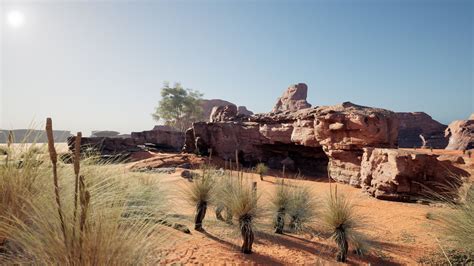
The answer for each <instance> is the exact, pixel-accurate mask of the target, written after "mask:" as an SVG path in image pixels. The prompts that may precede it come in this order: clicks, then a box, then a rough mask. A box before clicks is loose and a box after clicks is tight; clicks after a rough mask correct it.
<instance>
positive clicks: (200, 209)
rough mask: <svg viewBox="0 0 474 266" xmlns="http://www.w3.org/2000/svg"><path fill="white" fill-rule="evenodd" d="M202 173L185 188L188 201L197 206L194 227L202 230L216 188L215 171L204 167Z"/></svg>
mask: <svg viewBox="0 0 474 266" xmlns="http://www.w3.org/2000/svg"><path fill="white" fill-rule="evenodd" d="M202 171H203V172H202V175H201V176H200V177H199V178H196V179H194V180H193V182H192V183H190V185H189V186H188V188H187V189H186V190H185V196H186V197H187V199H188V202H189V203H190V204H192V205H194V206H196V215H195V217H194V229H195V230H198V231H201V230H203V228H202V221H203V220H204V217H205V216H206V211H207V205H208V204H209V203H210V201H211V198H212V193H213V192H214V188H215V181H214V176H213V175H214V172H213V171H212V170H211V169H205V168H204V169H203V170H202Z"/></svg>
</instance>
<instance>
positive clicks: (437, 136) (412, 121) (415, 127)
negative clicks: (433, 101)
mask: <svg viewBox="0 0 474 266" xmlns="http://www.w3.org/2000/svg"><path fill="white" fill-rule="evenodd" d="M396 114H397V117H398V120H399V121H400V128H399V132H398V146H399V147H400V148H413V147H417V148H420V147H423V145H424V146H425V148H429V147H430V148H435V149H444V148H445V147H446V145H447V144H448V139H447V138H446V137H445V136H444V131H445V130H446V128H447V126H446V125H443V124H441V123H439V122H438V121H436V120H434V119H433V118H431V116H429V115H428V114H426V113H424V112H411V113H404V112H400V113H396ZM423 139H424V140H425V143H423Z"/></svg>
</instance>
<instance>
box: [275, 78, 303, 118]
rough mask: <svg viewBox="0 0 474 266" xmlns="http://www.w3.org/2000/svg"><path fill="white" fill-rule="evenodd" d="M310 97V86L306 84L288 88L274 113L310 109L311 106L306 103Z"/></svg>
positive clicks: (279, 99) (276, 105)
mask: <svg viewBox="0 0 474 266" xmlns="http://www.w3.org/2000/svg"><path fill="white" fill-rule="evenodd" d="M307 96H308V86H307V85H306V84H304V83H298V84H295V85H292V86H290V87H288V89H287V90H286V91H285V92H284V93H283V95H282V96H281V97H280V98H278V101H277V103H276V104H275V106H274V107H273V110H272V112H273V113H277V112H284V111H290V112H294V111H298V110H301V109H305V108H310V107H311V104H309V103H308V102H307V101H306V97H307Z"/></svg>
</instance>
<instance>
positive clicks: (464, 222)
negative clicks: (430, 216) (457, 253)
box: [439, 184, 474, 254]
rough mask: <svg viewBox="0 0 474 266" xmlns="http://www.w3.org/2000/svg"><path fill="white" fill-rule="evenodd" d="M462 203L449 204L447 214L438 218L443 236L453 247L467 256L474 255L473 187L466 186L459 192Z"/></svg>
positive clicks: (470, 185)
mask: <svg viewBox="0 0 474 266" xmlns="http://www.w3.org/2000/svg"><path fill="white" fill-rule="evenodd" d="M460 193H461V194H463V195H462V197H461V198H462V201H461V202H459V203H453V202H449V205H450V207H451V209H450V211H449V213H447V214H445V215H442V216H439V219H440V220H441V222H442V227H443V231H444V233H445V235H446V236H447V237H448V239H449V240H451V241H453V242H454V244H455V247H456V248H458V249H459V250H461V251H465V252H466V253H467V254H474V187H473V186H472V184H467V185H466V186H465V189H464V191H462V190H461V191H460Z"/></svg>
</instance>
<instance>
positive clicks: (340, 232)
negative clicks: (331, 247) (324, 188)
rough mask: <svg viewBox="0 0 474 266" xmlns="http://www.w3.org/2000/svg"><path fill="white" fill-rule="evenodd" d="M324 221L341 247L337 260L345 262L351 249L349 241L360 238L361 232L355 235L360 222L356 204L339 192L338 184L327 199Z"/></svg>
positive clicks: (323, 215)
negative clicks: (356, 212)
mask: <svg viewBox="0 0 474 266" xmlns="http://www.w3.org/2000/svg"><path fill="white" fill-rule="evenodd" d="M322 221H323V222H324V224H325V226H326V227H327V228H328V229H329V230H330V231H331V232H332V238H333V239H334V240H335V242H336V244H337V246H338V248H339V252H338V254H337V255H336V260H337V261H340V262H345V261H346V259H347V253H348V250H349V241H350V240H352V239H360V237H359V236H360V235H359V234H358V235H357V237H356V235H355V234H356V230H357V228H358V227H359V224H358V223H357V222H358V217H356V215H355V212H354V205H353V204H352V202H351V201H350V200H349V199H348V198H347V197H346V196H345V195H343V194H338V193H337V186H336V187H335V190H334V192H333V191H332V190H331V193H330V194H329V196H328V198H327V200H326V205H325V208H324V212H323V214H322Z"/></svg>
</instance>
